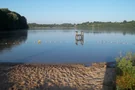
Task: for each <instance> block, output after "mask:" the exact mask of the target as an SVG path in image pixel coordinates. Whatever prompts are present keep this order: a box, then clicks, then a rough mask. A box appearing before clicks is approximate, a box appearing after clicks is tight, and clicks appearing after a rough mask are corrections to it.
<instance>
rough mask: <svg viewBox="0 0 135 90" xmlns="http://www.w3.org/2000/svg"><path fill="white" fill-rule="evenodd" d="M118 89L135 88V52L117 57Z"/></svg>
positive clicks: (128, 89) (131, 89) (127, 89)
mask: <svg viewBox="0 0 135 90" xmlns="http://www.w3.org/2000/svg"><path fill="white" fill-rule="evenodd" d="M116 62H117V64H116V75H117V76H116V85H117V90H135V66H134V62H135V54H134V55H133V54H132V53H127V55H126V56H124V57H122V58H117V59H116Z"/></svg>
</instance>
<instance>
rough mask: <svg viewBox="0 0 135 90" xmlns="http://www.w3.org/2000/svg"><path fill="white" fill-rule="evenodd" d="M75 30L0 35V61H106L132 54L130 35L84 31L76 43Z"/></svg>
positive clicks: (133, 43) (134, 39)
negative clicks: (128, 53)
mask: <svg viewBox="0 0 135 90" xmlns="http://www.w3.org/2000/svg"><path fill="white" fill-rule="evenodd" d="M75 31H76V30H28V31H14V32H10V33H7V32H4V33H2V32H0V62H40V63H41V62H42V63H90V62H103V61H107V62H110V61H115V58H116V57H118V56H120V55H124V54H125V53H126V52H129V51H130V52H135V34H134V33H133V32H131V33H130V32H129V33H126V32H122V31H118V32H116V31H111V32H108V31H100V32H99V31H94V30H84V31H83V32H84V40H82V41H76V39H75ZM79 33H80V31H79ZM38 40H41V43H40V44H38Z"/></svg>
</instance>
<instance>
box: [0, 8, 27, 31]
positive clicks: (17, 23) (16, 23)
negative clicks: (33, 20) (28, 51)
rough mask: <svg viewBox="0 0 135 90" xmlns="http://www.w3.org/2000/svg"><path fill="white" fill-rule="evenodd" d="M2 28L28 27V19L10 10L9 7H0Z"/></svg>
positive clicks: (0, 28) (0, 27)
mask: <svg viewBox="0 0 135 90" xmlns="http://www.w3.org/2000/svg"><path fill="white" fill-rule="evenodd" d="M0 19H1V20H0V30H16V29H27V28H28V25H27V20H26V18H25V17H24V16H21V15H20V14H18V13H16V12H13V11H10V10H8V9H7V8H1V9H0Z"/></svg>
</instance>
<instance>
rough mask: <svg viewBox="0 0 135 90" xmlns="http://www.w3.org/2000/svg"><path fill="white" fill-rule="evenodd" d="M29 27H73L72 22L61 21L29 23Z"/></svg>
mask: <svg viewBox="0 0 135 90" xmlns="http://www.w3.org/2000/svg"><path fill="white" fill-rule="evenodd" d="M28 25H29V28H32V29H33V28H36V29H38V28H39V29H42V28H43V29H44V28H62V29H63V28H67V29H70V28H74V25H73V24H70V23H63V24H36V23H29V24H28Z"/></svg>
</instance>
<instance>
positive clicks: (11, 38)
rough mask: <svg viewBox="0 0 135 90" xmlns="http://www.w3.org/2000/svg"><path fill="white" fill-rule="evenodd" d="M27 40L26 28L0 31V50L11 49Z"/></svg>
mask: <svg viewBox="0 0 135 90" xmlns="http://www.w3.org/2000/svg"><path fill="white" fill-rule="evenodd" d="M26 40H27V30H23V31H12V32H0V52H3V51H4V50H11V49H12V48H13V47H15V46H18V45H20V44H22V43H24V42H25V41H26Z"/></svg>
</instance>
